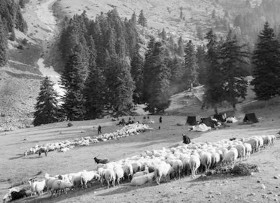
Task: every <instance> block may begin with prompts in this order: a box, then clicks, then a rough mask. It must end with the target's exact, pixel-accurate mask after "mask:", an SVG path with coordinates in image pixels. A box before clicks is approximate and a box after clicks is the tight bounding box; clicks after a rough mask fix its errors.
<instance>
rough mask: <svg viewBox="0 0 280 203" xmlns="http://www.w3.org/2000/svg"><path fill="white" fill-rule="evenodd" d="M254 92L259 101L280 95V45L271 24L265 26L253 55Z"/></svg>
mask: <svg viewBox="0 0 280 203" xmlns="http://www.w3.org/2000/svg"><path fill="white" fill-rule="evenodd" d="M252 63H253V65H254V70H253V77H254V79H253V81H252V83H251V84H252V85H253V86H254V89H253V90H254V91H255V93H256V96H257V98H258V99H259V100H269V99H270V98H272V97H274V96H275V95H277V94H280V45H279V41H278V40H277V39H276V37H275V33H274V30H273V29H272V28H271V27H270V26H269V23H268V22H266V23H265V24H264V29H263V30H262V31H261V32H260V34H259V37H258V42H257V44H256V48H255V51H254V54H253V61H252Z"/></svg>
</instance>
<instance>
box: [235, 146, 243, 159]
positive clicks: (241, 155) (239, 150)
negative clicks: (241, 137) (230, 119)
mask: <svg viewBox="0 0 280 203" xmlns="http://www.w3.org/2000/svg"><path fill="white" fill-rule="evenodd" d="M234 147H235V148H236V149H237V152H238V157H237V158H240V160H242V159H244V158H245V153H246V152H245V150H246V149H245V146H244V145H243V144H239V145H235V146H234Z"/></svg>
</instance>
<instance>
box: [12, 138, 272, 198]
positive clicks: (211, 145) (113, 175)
mask: <svg viewBox="0 0 280 203" xmlns="http://www.w3.org/2000/svg"><path fill="white" fill-rule="evenodd" d="M275 139H276V136H275V135H264V136H253V137H249V138H243V139H238V140H237V139H235V140H227V139H224V140H221V141H218V142H206V143H202V142H199V143H190V144H186V145H179V146H177V147H172V148H163V149H161V150H152V151H145V152H143V153H141V154H140V155H136V156H133V157H130V158H126V159H122V160H119V161H116V162H109V163H107V164H97V168H96V170H93V171H86V170H84V171H80V172H77V173H70V174H64V175H56V176H53V177H52V176H50V175H49V174H45V179H43V180H41V181H35V180H30V181H29V183H30V186H31V191H32V193H37V194H38V195H40V194H42V192H43V190H44V189H45V188H46V189H47V191H50V192H51V196H53V195H59V194H62V193H67V190H70V189H72V188H87V187H88V186H89V185H91V184H94V183H98V182H100V184H101V185H104V183H105V185H107V187H108V188H109V187H110V186H115V185H116V184H118V185H119V184H120V181H130V182H131V185H143V184H145V183H147V182H152V181H155V182H156V183H157V184H160V183H161V182H163V181H169V180H170V179H177V178H178V179H179V178H181V177H183V176H187V175H191V176H192V178H195V176H196V175H197V173H198V172H201V173H203V172H207V171H208V170H209V169H214V168H215V167H216V166H217V165H223V164H226V165H229V164H230V165H232V167H233V166H234V164H235V162H236V161H237V160H238V159H240V160H244V159H247V158H249V157H250V155H251V154H252V153H255V152H258V151H260V150H261V149H262V148H265V147H268V146H271V145H272V144H273V143H274V141H275ZM7 196H8V195H7Z"/></svg>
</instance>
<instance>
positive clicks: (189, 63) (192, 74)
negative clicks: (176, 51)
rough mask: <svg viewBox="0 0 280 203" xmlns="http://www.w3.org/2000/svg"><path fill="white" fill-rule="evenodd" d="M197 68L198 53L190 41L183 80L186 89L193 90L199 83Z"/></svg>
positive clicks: (187, 47)
mask: <svg viewBox="0 0 280 203" xmlns="http://www.w3.org/2000/svg"><path fill="white" fill-rule="evenodd" d="M197 68H198V67H197V59H196V52H195V49H194V45H193V43H192V41H191V40H190V41H189V42H188V43H187V45H186V48H185V71H184V75H183V78H182V79H183V82H184V83H185V84H186V85H185V88H192V87H193V85H194V84H195V83H197Z"/></svg>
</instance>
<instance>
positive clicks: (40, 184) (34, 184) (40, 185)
mask: <svg viewBox="0 0 280 203" xmlns="http://www.w3.org/2000/svg"><path fill="white" fill-rule="evenodd" d="M28 183H29V185H30V186H31V192H32V193H36V194H37V195H38V196H40V194H42V193H43V190H44V188H45V187H46V180H41V181H35V180H34V179H33V180H30V181H28Z"/></svg>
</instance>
